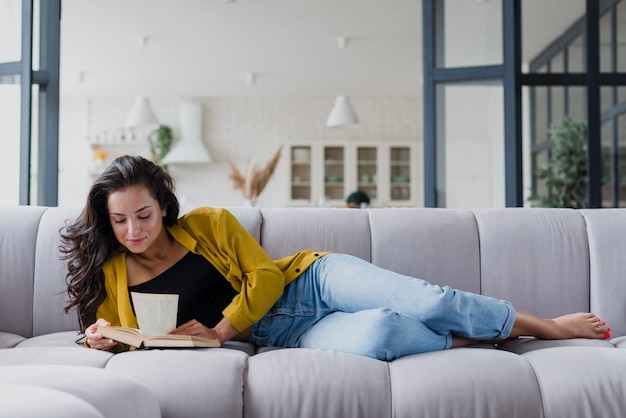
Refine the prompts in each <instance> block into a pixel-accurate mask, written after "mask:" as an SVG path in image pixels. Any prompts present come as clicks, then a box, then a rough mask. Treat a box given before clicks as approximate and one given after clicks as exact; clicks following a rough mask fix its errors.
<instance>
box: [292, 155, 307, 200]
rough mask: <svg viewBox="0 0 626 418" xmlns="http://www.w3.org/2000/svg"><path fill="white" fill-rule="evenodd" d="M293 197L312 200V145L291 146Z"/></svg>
mask: <svg viewBox="0 0 626 418" xmlns="http://www.w3.org/2000/svg"><path fill="white" fill-rule="evenodd" d="M291 199H293V200H311V147H310V146H294V147H291Z"/></svg>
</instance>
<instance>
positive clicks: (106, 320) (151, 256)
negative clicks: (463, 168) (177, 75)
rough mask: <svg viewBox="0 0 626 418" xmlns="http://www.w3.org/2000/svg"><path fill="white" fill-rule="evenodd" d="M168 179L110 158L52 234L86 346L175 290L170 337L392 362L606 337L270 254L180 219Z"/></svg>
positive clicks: (577, 324)
mask: <svg viewBox="0 0 626 418" xmlns="http://www.w3.org/2000/svg"><path fill="white" fill-rule="evenodd" d="M178 214H179V203H178V201H177V199H176V197H175V195H174V187H173V180H172V178H171V177H170V176H169V175H168V174H167V173H166V172H165V171H163V170H162V169H161V168H160V167H158V166H156V165H155V164H153V163H151V162H150V161H148V160H146V159H144V158H142V157H131V156H123V157H119V158H117V159H116V160H115V161H113V163H112V164H111V165H110V166H109V167H108V168H107V169H106V170H105V171H104V173H103V174H102V175H101V176H100V177H99V178H98V179H97V180H96V182H95V183H94V185H93V186H92V188H91V190H90V192H89V196H88V199H87V204H86V206H85V208H84V209H83V211H82V212H81V214H80V215H79V217H78V218H77V219H76V220H75V221H74V223H72V224H71V225H68V226H67V228H66V231H65V232H64V233H63V234H62V246H61V250H62V252H63V253H64V255H65V258H66V259H67V260H68V275H67V283H68V294H69V297H70V298H69V303H68V305H67V307H66V311H69V310H70V309H71V308H73V307H75V308H77V311H78V316H79V321H80V325H81V329H84V332H85V336H86V344H87V346H88V347H91V348H94V349H99V350H111V351H113V350H119V349H120V346H119V345H118V343H117V342H116V341H114V340H111V339H108V338H103V337H102V335H101V334H99V333H98V332H97V327H98V325H104V326H108V325H122V326H132V327H136V326H137V322H136V318H135V316H134V314H133V311H132V306H131V303H130V298H129V290H131V291H137V292H152V293H177V294H179V318H178V322H179V323H178V324H177V325H178V328H176V329H175V330H174V331H173V332H174V333H178V334H191V335H198V336H203V337H211V338H217V339H218V340H219V341H220V343H223V342H225V341H228V340H243V341H251V342H252V343H254V344H257V345H268V346H281V347H312V348H323V349H334V350H338V351H344V352H349V353H354V354H360V355H365V356H370V357H374V358H378V359H382V360H391V359H394V358H397V357H400V356H405V355H409V354H416V353H422V352H427V351H434V350H443V349H448V348H453V347H460V346H464V345H467V344H471V343H474V342H476V341H483V340H492V341H493V340H495V341H500V340H505V339H510V338H516V337H518V336H521V335H528V336H534V337H538V338H545V339H565V338H574V337H584V338H595V339H605V338H609V337H610V334H609V331H610V328H608V327H607V326H606V324H605V323H604V322H602V321H601V319H599V318H598V317H597V316H595V315H594V314H590V313H576V314H570V315H565V316H561V317H558V318H556V319H541V318H538V317H536V316H534V315H531V314H529V313H526V312H523V311H519V310H515V309H514V308H513V307H512V305H511V304H510V303H509V302H507V301H502V300H497V299H493V298H490V297H486V296H481V295H477V294H473V293H469V292H463V291H459V290H455V289H452V288H449V287H443V288H442V287H439V286H436V285H432V284H430V283H427V282H425V281H423V280H421V279H416V278H412V277H407V276H403V275H400V274H397V273H394V272H391V271H388V270H384V269H381V268H379V267H376V266H374V265H373V264H370V263H368V262H365V261H363V260H361V259H358V258H356V257H352V256H349V255H345V254H335V253H328V252H316V251H312V250H306V251H301V252H299V253H297V254H295V255H292V256H288V257H285V258H283V259H281V260H277V261H273V260H271V259H270V257H269V256H268V255H267V254H266V253H265V251H264V250H263V249H262V248H261V246H260V245H259V244H258V243H257V242H256V241H255V240H254V238H253V237H252V236H251V235H250V234H248V232H247V231H246V230H245V229H244V228H243V227H242V226H241V225H240V224H239V222H238V221H237V220H236V218H235V217H234V216H233V215H232V214H230V213H229V212H228V211H226V210H224V209H215V208H198V209H195V210H192V211H191V212H189V213H187V214H186V215H184V216H182V217H181V218H180V219H179V218H178Z"/></svg>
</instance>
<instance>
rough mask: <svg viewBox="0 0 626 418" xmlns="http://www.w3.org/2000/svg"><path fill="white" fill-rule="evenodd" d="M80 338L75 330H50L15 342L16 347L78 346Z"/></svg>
mask: <svg viewBox="0 0 626 418" xmlns="http://www.w3.org/2000/svg"><path fill="white" fill-rule="evenodd" d="M80 338H81V335H79V334H78V332H77V331H61V332H52V333H50V334H44V335H39V336H36V337H30V338H25V339H23V340H22V341H20V343H19V344H17V347H50V346H58V347H80V346H82V345H81V344H77V341H79V339H80ZM79 342H80V341H79Z"/></svg>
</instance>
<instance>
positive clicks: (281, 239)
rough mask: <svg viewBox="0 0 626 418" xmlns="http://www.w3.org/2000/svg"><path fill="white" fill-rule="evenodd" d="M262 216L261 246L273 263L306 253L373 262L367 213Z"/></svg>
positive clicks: (309, 211) (289, 211)
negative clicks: (328, 252) (349, 257)
mask: <svg viewBox="0 0 626 418" xmlns="http://www.w3.org/2000/svg"><path fill="white" fill-rule="evenodd" d="M261 215H262V217H263V225H262V227H261V245H263V248H265V251H267V252H268V254H269V255H270V256H271V257H272V258H273V259H279V258H282V257H284V256H286V255H289V254H293V253H295V252H297V251H300V250H305V249H312V250H318V251H335V252H341V253H345V254H351V255H354V256H357V257H360V258H362V259H364V260H367V261H370V259H371V243H370V239H371V234H370V226H369V217H368V212H367V211H365V210H360V209H345V208H265V209H261Z"/></svg>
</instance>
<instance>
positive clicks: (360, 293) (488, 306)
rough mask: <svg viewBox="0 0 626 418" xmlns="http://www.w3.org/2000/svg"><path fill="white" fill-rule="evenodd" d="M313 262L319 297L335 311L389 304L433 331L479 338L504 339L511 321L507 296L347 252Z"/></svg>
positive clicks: (391, 308)
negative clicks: (494, 295)
mask: <svg viewBox="0 0 626 418" xmlns="http://www.w3.org/2000/svg"><path fill="white" fill-rule="evenodd" d="M311 268H312V269H314V270H315V275H316V276H317V277H318V279H319V282H320V296H321V298H322V300H323V301H324V302H325V303H326V304H327V305H328V306H329V308H330V309H331V310H333V311H341V312H357V311H361V310H367V309H376V308H387V309H390V310H391V311H394V312H396V313H399V314H402V315H406V316H409V317H411V318H414V319H416V320H418V321H421V322H422V323H423V324H424V325H426V326H427V327H428V328H429V329H431V330H433V331H434V332H436V333H439V334H442V335H446V334H449V333H450V332H452V333H453V334H455V335H459V336H463V337H467V338H472V339H477V340H483V339H504V338H506V337H508V336H509V334H510V332H511V328H512V327H513V323H514V321H515V310H514V308H513V306H512V305H511V304H510V302H507V301H502V300H498V299H495V298H491V297H488V296H482V295H477V294H475V293H470V292H464V291H460V290H457V289H453V288H450V287H447V286H446V287H440V286H437V285H434V284H431V283H428V282H426V281H424V280H421V279H418V278H414V277H409V276H405V275H402V274H398V273H395V272H393V271H390V270H387V269H383V268H380V267H378V266H375V265H373V264H371V263H368V262H366V261H364V260H361V259H359V258H357V257H353V256H350V255H345V254H329V255H327V256H325V257H322V258H321V259H319V260H318V261H317V262H315V263H314V264H313V265H312V266H311Z"/></svg>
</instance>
